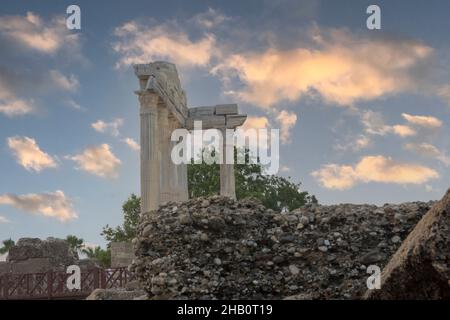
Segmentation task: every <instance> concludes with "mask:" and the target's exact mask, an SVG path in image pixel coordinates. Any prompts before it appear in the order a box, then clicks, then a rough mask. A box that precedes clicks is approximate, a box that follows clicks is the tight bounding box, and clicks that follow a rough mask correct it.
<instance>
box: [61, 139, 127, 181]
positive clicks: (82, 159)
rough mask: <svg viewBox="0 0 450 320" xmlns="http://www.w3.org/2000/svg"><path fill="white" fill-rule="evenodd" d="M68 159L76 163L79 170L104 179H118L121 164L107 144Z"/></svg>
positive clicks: (88, 149) (91, 148)
mask: <svg viewBox="0 0 450 320" xmlns="http://www.w3.org/2000/svg"><path fill="white" fill-rule="evenodd" d="M67 158H68V159H70V160H73V161H75V162H76V163H77V164H78V168H79V169H81V170H83V171H86V172H88V173H91V174H93V175H96V176H99V177H103V178H116V177H117V176H118V170H119V167H120V164H121V161H120V160H119V159H118V158H117V157H116V156H115V155H114V154H113V153H112V152H111V148H110V146H109V145H107V144H101V145H99V146H94V147H90V148H87V149H85V150H84V151H83V152H82V153H80V154H78V155H75V156H69V157H67Z"/></svg>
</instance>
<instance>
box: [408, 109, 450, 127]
mask: <svg viewBox="0 0 450 320" xmlns="http://www.w3.org/2000/svg"><path fill="white" fill-rule="evenodd" d="M402 117H403V118H404V119H405V120H406V121H408V122H409V123H411V124H414V125H417V126H420V127H424V128H428V129H437V128H440V127H441V126H442V121H441V120H439V119H438V118H435V117H431V116H417V115H410V114H407V113H402Z"/></svg>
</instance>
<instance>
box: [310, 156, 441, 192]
mask: <svg viewBox="0 0 450 320" xmlns="http://www.w3.org/2000/svg"><path fill="white" fill-rule="evenodd" d="M312 176H313V177H315V178H316V179H317V180H318V182H319V183H320V184H321V185H322V186H324V187H325V188H327V189H337V190H344V189H349V188H351V187H353V186H355V185H356V184H358V183H369V182H378V183H395V184H422V183H425V182H427V181H429V180H431V179H436V178H438V177H439V174H438V173H437V172H436V171H435V170H433V169H430V168H428V167H425V166H421V165H418V164H412V163H401V162H397V161H394V160H392V159H391V158H386V157H384V156H380V155H378V156H366V157H363V158H362V159H361V160H360V161H359V162H358V163H357V164H356V165H354V166H352V165H338V164H327V165H324V166H322V168H320V169H319V170H317V171H314V172H312Z"/></svg>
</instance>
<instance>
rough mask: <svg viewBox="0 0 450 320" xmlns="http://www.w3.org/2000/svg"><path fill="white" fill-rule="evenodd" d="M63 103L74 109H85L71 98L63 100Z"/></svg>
mask: <svg viewBox="0 0 450 320" xmlns="http://www.w3.org/2000/svg"><path fill="white" fill-rule="evenodd" d="M65 104H66V105H67V106H68V107H70V108H72V109H75V110H79V111H85V110H86V109H85V108H83V107H82V106H80V105H79V104H78V103H77V102H76V101H74V100H72V99H68V100H66V101H65Z"/></svg>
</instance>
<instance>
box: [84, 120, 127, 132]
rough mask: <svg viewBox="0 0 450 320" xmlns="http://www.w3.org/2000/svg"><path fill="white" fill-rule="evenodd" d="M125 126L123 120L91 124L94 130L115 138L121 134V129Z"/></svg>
mask: <svg viewBox="0 0 450 320" xmlns="http://www.w3.org/2000/svg"><path fill="white" fill-rule="evenodd" d="M122 125H123V119H120V118H118V119H114V120H113V121H111V122H105V121H103V120H98V121H96V122H94V123H93V124H91V127H92V128H94V130H96V131H98V132H102V133H109V134H111V135H113V136H115V137H117V136H118V135H119V134H120V132H119V128H120V127H121V126H122Z"/></svg>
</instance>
